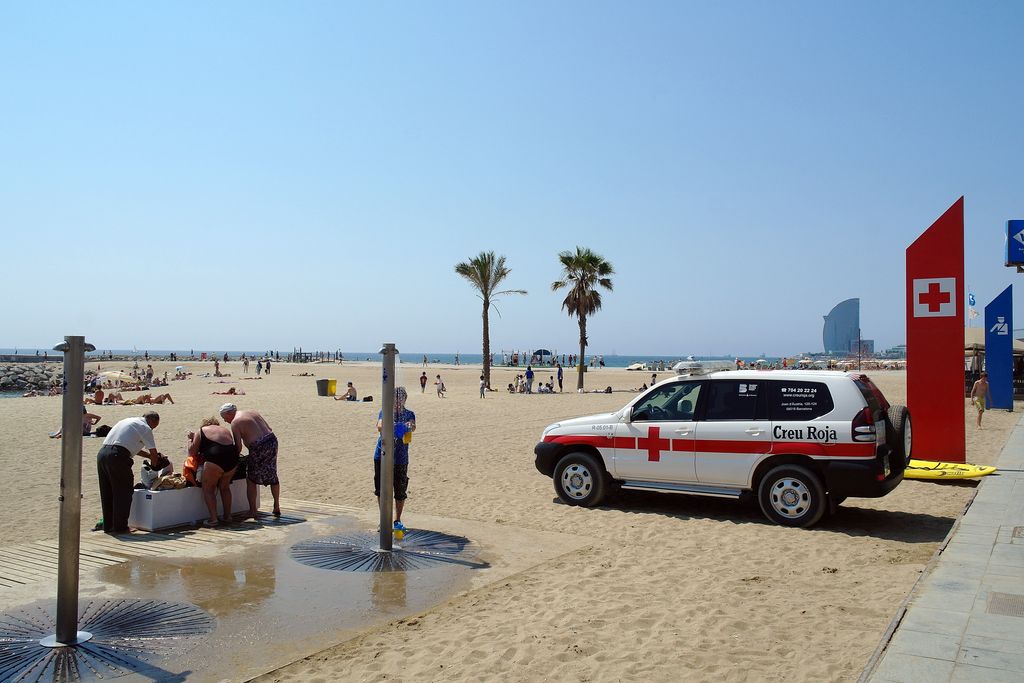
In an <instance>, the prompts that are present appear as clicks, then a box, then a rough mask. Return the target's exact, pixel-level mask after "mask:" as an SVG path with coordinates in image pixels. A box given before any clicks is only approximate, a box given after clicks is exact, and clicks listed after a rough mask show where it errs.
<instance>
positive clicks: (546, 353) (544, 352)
mask: <svg viewBox="0 0 1024 683" xmlns="http://www.w3.org/2000/svg"><path fill="white" fill-rule="evenodd" d="M533 355H535V356H550V355H551V352H550V351H548V350H547V349H537V350H536V351H534V352H533Z"/></svg>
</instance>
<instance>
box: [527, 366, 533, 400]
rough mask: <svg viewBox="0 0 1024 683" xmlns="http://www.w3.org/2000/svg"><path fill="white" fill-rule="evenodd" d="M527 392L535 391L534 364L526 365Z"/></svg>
mask: <svg viewBox="0 0 1024 683" xmlns="http://www.w3.org/2000/svg"><path fill="white" fill-rule="evenodd" d="M526 393H528V394H532V393H533V366H531V365H527V366H526Z"/></svg>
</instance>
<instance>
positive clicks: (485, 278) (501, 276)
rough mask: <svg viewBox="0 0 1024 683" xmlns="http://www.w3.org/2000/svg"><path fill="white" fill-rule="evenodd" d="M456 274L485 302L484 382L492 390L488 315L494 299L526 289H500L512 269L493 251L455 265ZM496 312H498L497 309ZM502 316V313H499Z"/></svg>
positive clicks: (483, 252) (522, 292)
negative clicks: (473, 288) (467, 282)
mask: <svg viewBox="0 0 1024 683" xmlns="http://www.w3.org/2000/svg"><path fill="white" fill-rule="evenodd" d="M455 272H456V273H458V274H459V275H461V276H462V277H464V278H466V279H467V280H469V283H470V284H471V285H473V286H474V287H475V288H476V290H477V292H478V294H477V296H478V297H480V299H481V300H483V302H484V311H483V319H484V382H485V383H486V386H487V388H488V389H490V388H491V323H490V319H489V317H488V314H489V312H490V309H491V305H492V304H493V302H494V298H495V297H498V296H502V295H504V294H526V290H525V289H503V290H501V291H498V287H500V286H501V283H502V282H503V281H504V280H505V278H507V277H508V275H509V273H511V272H512V271H511V269H509V268H508V266H506V265H505V257H504V256H495V254H494V252H493V251H481V252H480V254H479V255H478V256H474V257H473V258H471V259H469V260H468V261H465V262H463V263H457V264H455ZM494 310H496V311H497V310H498V309H497V307H495V309H494ZM498 315H499V316H500V315H501V312H500V311H499V312H498Z"/></svg>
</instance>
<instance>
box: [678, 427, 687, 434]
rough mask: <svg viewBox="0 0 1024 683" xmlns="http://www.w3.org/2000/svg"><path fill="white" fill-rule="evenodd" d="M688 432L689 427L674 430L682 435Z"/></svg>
mask: <svg viewBox="0 0 1024 683" xmlns="http://www.w3.org/2000/svg"><path fill="white" fill-rule="evenodd" d="M689 433H690V428H689V427H681V428H679V429H677V430H676V434H682V435H683V436H686V435H687V434H689Z"/></svg>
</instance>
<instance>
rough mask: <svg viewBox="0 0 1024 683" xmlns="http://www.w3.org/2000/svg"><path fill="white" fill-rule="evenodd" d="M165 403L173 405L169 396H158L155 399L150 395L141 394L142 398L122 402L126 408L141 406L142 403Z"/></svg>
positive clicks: (172, 400)
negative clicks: (168, 402)
mask: <svg viewBox="0 0 1024 683" xmlns="http://www.w3.org/2000/svg"><path fill="white" fill-rule="evenodd" d="M165 401H170V402H171V403H174V399H173V398H171V395H170V394H160V395H159V396H156V397H155V398H154V397H153V396H151V395H150V394H143V395H142V396H137V397H136V398H134V399H128V400H127V401H125V402H124V405H126V406H137V405H142V404H143V403H145V404H150V403H161V404H162V403H164V402H165Z"/></svg>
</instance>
